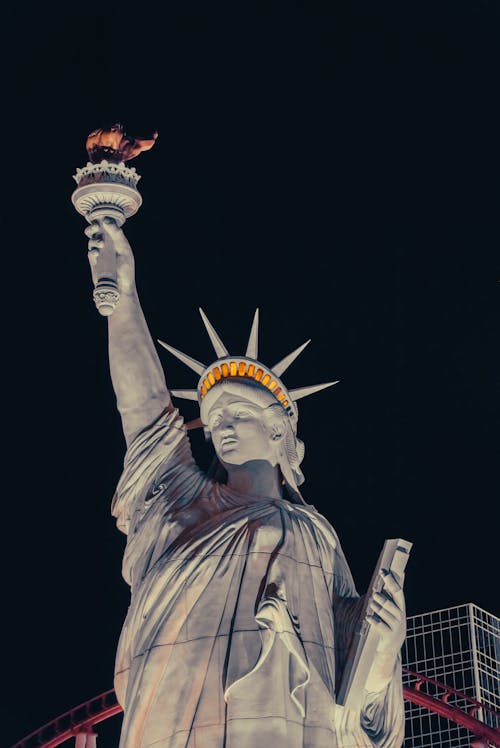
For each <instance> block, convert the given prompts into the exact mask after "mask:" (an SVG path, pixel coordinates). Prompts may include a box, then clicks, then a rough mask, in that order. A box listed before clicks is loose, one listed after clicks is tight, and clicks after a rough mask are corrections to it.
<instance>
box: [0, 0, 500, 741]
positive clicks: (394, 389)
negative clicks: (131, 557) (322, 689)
mask: <svg viewBox="0 0 500 748" xmlns="http://www.w3.org/2000/svg"><path fill="white" fill-rule="evenodd" d="M3 25H4V31H3V36H4V48H3V52H2V54H3V56H4V61H3V65H2V68H3V72H4V76H3V77H4V82H3V84H2V87H3V95H2V99H3V105H4V106H3V107H2V108H3V117H2V122H3V125H4V135H3V138H2V143H3V148H2V180H3V186H4V188H5V192H4V195H5V196H4V198H3V199H2V206H3V208H4V211H3V217H2V235H3V239H4V241H3V248H2V255H1V257H2V271H3V284H2V300H3V301H4V310H3V325H2V337H3V341H2V343H3V345H2V348H3V356H4V358H3V360H4V364H3V369H4V374H5V380H4V381H5V384H4V388H3V427H4V444H5V447H4V450H3V454H4V457H5V458H6V459H5V461H4V468H3V477H4V484H3V506H4V511H3V532H2V537H3V542H2V551H3V564H2V566H3V595H2V602H3V623H4V628H3V648H2V649H3V658H2V659H3V668H2V669H3V675H2V682H3V687H4V689H5V693H4V695H3V696H2V698H1V700H0V723H1V728H0V730H1V735H2V737H1V738H0V742H1V743H2V745H5V746H10V745H12V744H13V743H15V742H16V740H19V739H21V738H22V737H23V736H24V735H25V734H27V733H29V732H31V731H32V730H34V729H36V728H37V727H39V726H41V725H42V724H43V723H44V722H48V721H49V720H50V719H52V718H53V717H55V716H57V715H58V714H60V713H61V712H64V711H66V710H67V709H69V708H71V707H73V706H76V705H77V704H79V703H80V702H82V701H85V700H86V699H89V698H91V697H92V696H95V695H97V694H98V693H100V692H101V691H105V690H107V689H109V688H111V686H112V678H113V661H114V652H115V647H116V643H117V640H118V636H119V632H120V628H121V623H122V620H123V618H124V616H125V612H126V608H127V605H128V588H127V586H126V584H125V582H124V581H123V580H122V578H121V556H122V551H123V548H124V536H123V535H121V533H119V532H118V530H117V529H116V527H115V524H114V520H113V518H112V517H111V515H110V501H111V498H112V495H113V491H114V488H115V486H116V483H117V481H118V478H119V476H120V470H121V466H122V462H123V457H124V440H123V436H122V433H121V424H120V420H119V417H118V414H117V411H116V409H115V400H114V394H113V391H112V387H111V382H110V378H109V372H108V363H107V335H106V325H107V323H106V321H105V320H104V318H102V317H100V316H99V315H98V313H97V311H96V309H95V307H94V304H93V301H92V297H91V291H92V286H91V279H90V273H89V269H88V264H87V259H86V241H87V240H86V238H85V236H84V235H83V229H84V227H85V225H86V224H85V221H84V219H83V217H82V216H80V215H78V214H77V213H76V212H75V210H74V208H73V206H72V204H71V201H70V197H71V193H72V191H73V189H74V187H75V184H74V181H73V179H72V175H73V174H74V173H75V170H76V168H77V167H81V166H83V165H84V164H85V163H86V161H87V154H86V152H85V148H84V143H85V139H86V136H87V134H88V133H89V132H90V131H91V130H93V129H94V128H96V127H99V126H101V125H103V124H106V123H112V122H115V121H120V122H123V123H124V124H125V127H126V129H127V130H128V131H129V132H130V133H132V134H134V135H148V134H149V133H150V132H151V131H152V130H154V129H157V130H158V131H159V138H158V141H157V143H156V145H155V146H154V148H153V150H151V151H150V152H148V153H145V154H142V155H140V156H139V157H138V158H137V159H136V160H135V161H134V162H132V164H131V165H133V166H135V167H136V168H137V170H138V171H139V173H140V174H141V175H142V180H141V182H140V183H139V189H140V191H141V194H142V196H143V200H144V203H143V206H142V208H141V210H140V212H139V213H138V214H137V215H136V216H135V217H133V218H131V219H130V221H129V222H128V223H127V224H126V233H127V236H128V238H129V240H130V242H131V244H132V247H133V249H134V251H135V255H136V265H137V283H138V288H139V293H140V296H141V300H142V304H143V308H144V311H145V314H146V318H147V320H148V322H149V325H150V329H151V332H152V335H153V337H154V338H155V339H156V338H161V339H163V340H166V341H168V342H169V343H170V344H171V345H173V346H175V347H176V348H180V349H181V350H184V351H186V352H187V353H189V354H190V355H192V356H194V357H195V358H198V359H200V360H201V361H204V362H207V363H208V362H209V361H210V360H213V357H214V354H213V350H212V348H211V345H210V342H209V340H208V337H207V335H206V333H205V331H204V328H203V325H202V322H201V319H200V317H199V314H198V311H197V310H198V307H199V306H202V307H203V308H204V310H205V311H206V313H207V314H208V316H209V318H210V319H211V321H212V322H213V324H214V326H215V327H216V329H217V330H218V332H219V333H220V335H221V337H222V338H223V340H224V341H225V343H226V345H227V346H228V348H229V350H230V351H231V352H233V353H243V352H244V348H245V345H246V340H247V336H248V332H249V329H250V324H251V320H252V315H253V312H254V309H255V307H257V306H258V307H259V308H260V312H261V336H260V341H261V344H260V357H261V359H262V360H263V361H264V362H266V363H268V364H269V365H272V364H274V363H276V362H277V361H278V360H280V359H281V358H282V357H283V356H284V355H286V354H287V353H289V352H290V351H291V350H293V349H294V348H296V347H297V346H298V345H300V344H301V343H303V342H304V341H305V340H306V339H307V338H309V337H311V338H312V342H311V344H310V346H309V347H308V348H307V349H306V351H305V352H304V353H303V355H302V356H301V358H300V359H299V360H297V361H296V363H294V364H293V366H292V367H290V369H289V370H288V372H287V375H286V378H285V381H286V383H287V384H288V386H290V387H298V386H302V385H306V384H314V383H317V382H323V381H329V380H332V379H339V380H340V383H339V384H338V385H337V386H336V387H334V388H332V389H329V390H326V391H325V392H323V393H320V394H318V395H315V396H314V397H311V398H308V399H307V400H303V401H302V402H301V403H300V406H301V407H300V420H299V435H300V436H301V437H302V439H303V440H304V441H305V444H306V457H305V460H304V463H303V469H304V473H305V476H306V483H305V484H304V486H303V493H304V496H305V498H306V500H307V501H309V502H310V503H312V504H314V505H315V506H316V507H317V508H318V509H319V510H320V511H321V512H322V513H323V514H324V515H326V517H327V518H328V519H329V520H330V521H331V522H332V524H333V525H334V527H335V528H336V530H337V532H338V533H339V535H340V539H341V542H342V544H343V547H344V550H345V552H346V555H347V558H348V560H349V562H350V565H351V568H352V571H353V574H354V577H355V579H356V582H357V585H358V588H359V590H360V592H363V591H364V589H365V587H366V585H367V583H368V581H369V577H370V574H371V570H372V568H373V566H374V564H375V562H376V559H377V556H378V553H379V550H380V548H381V546H382V543H383V541H384V539H385V538H387V537H403V538H406V539H408V540H411V541H413V543H414V549H413V552H412V556H411V558H410V562H409V565H408V569H407V587H406V589H407V606H408V612H409V613H410V614H414V613H418V612H425V611H430V610H434V609H438V608H444V607H448V606H452V605H457V604H461V603H466V602H475V603H477V604H478V605H479V606H481V607H483V608H484V609H486V610H488V611H490V612H492V613H494V614H496V615H499V614H500V600H499V596H498V571H499V564H498V545H499V542H498V528H499V519H500V515H499V510H498V431H497V428H496V426H497V424H498V389H496V388H495V380H498V370H499V363H500V355H499V347H498V341H499V338H498V332H499V329H498V328H499V326H498V306H497V299H496V297H497V294H498V287H499V286H498V279H499V277H500V276H499V267H498V265H499V263H498V258H499V246H500V199H499V196H500V176H499V174H500V169H499V167H500V157H499V156H500V152H499V132H500V118H499V106H498V99H499V76H500V15H499V10H498V4H497V3H494V2H487V1H486V0H475V1H474V2H473V1H470V2H453V3H452V2H450V3H439V2H433V3H428V4H426V3H423V4H421V3H418V4H415V3H396V2H389V3H382V4H380V3H374V2H354V3H337V2H330V3H328V4H326V3H325V4H324V5H321V4H316V3H303V4H297V5H294V4H293V3H292V4H289V3H283V4H278V3H233V4H232V6H231V5H230V4H228V7H227V8H226V7H225V6H224V5H222V4H213V3H206V4H204V5H200V7H199V8H198V7H197V6H196V5H195V4H191V3H184V4H183V3H179V4H168V3H167V4H166V6H165V9H164V11H163V12H162V14H159V12H158V13H157V12H156V11H155V10H154V9H151V8H144V9H143V8H137V7H136V8H135V10H134V11H133V12H132V11H131V12H130V14H129V13H128V11H127V10H126V9H125V8H124V7H123V6H122V5H120V6H119V7H118V6H112V7H102V8H99V7H90V6H89V8H86V7H84V6H81V5H77V4H74V3H71V4H68V6H67V7H66V8H61V9H59V10H58V11H57V12H55V11H51V10H50V8H47V7H43V6H36V7H29V6H28V7H27V6H26V5H23V6H21V5H20V4H18V5H16V6H14V8H13V9H12V8H11V9H10V10H9V11H8V12H7V15H6V17H4V19H3ZM159 355H160V357H161V360H162V362H163V364H164V367H165V371H166V375H167V382H168V384H169V385H170V386H171V387H173V388H176V387H177V388H183V387H193V386H194V385H195V375H194V374H193V373H192V372H190V371H189V369H187V368H185V367H184V366H182V365H181V364H180V363H178V362H177V361H176V360H174V359H173V358H172V357H171V356H170V354H168V353H167V352H166V351H164V350H163V349H159ZM180 405H181V409H182V411H183V412H184V414H185V415H186V417H187V418H188V419H190V418H194V417H195V416H196V410H195V408H194V405H193V404H191V403H187V404H185V403H184V402H183V401H181V402H180ZM192 441H193V449H194V451H195V454H196V455H197V457H198V459H199V462H200V463H201V464H202V465H203V466H208V464H209V461H210V453H209V450H208V447H207V445H205V443H204V440H203V436H202V434H200V433H195V434H193V436H192ZM113 723H114V726H113V725H112V724H111V722H109V723H103V725H102V726H101V729H100V730H98V732H100V733H101V735H102V737H101V738H100V740H99V742H98V745H100V748H113V747H114V746H116V745H117V743H116V733H117V730H118V727H119V718H117V717H115V718H114V720H113Z"/></svg>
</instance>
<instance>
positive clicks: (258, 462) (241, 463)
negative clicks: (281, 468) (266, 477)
mask: <svg viewBox="0 0 500 748" xmlns="http://www.w3.org/2000/svg"><path fill="white" fill-rule="evenodd" d="M217 456H218V458H219V461H220V463H221V464H222V466H223V467H225V468H226V470H227V469H228V468H229V469H230V468H231V467H233V468H234V467H240V468H245V470H248V471H251V472H258V471H261V470H269V468H275V467H276V465H277V464H278V463H277V461H276V460H271V459H265V458H257V457H248V456H245V455H241V454H238V453H237V452H229V453H226V454H219V455H217Z"/></svg>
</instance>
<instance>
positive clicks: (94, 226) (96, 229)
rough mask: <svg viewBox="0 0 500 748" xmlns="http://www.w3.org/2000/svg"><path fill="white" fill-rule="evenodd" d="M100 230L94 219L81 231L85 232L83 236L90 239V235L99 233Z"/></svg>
mask: <svg viewBox="0 0 500 748" xmlns="http://www.w3.org/2000/svg"><path fill="white" fill-rule="evenodd" d="M100 231H101V229H100V226H99V224H98V223H97V222H96V221H94V222H92V223H91V224H90V226H87V227H86V228H85V229H84V230H83V233H84V234H85V236H88V237H89V239H92V237H94V236H96V234H99V233H100Z"/></svg>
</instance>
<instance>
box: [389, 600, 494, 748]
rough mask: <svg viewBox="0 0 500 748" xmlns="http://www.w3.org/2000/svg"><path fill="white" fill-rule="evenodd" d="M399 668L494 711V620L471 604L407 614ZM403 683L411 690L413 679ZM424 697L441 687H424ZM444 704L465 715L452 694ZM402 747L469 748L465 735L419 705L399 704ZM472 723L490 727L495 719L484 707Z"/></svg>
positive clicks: (467, 734)
mask: <svg viewBox="0 0 500 748" xmlns="http://www.w3.org/2000/svg"><path fill="white" fill-rule="evenodd" d="M403 665H404V667H405V668H407V669H408V670H411V671H414V672H417V673H419V674H421V675H425V676H427V677H429V678H432V679H434V680H436V681H440V682H441V683H445V684H446V685H447V686H451V688H453V689H456V690H457V691H460V692H461V693H463V694H465V695H466V696H469V697H471V698H473V699H475V700H476V701H479V702H481V703H482V704H485V705H486V706H489V707H491V708H492V709H495V710H496V711H497V712H499V713H500V619H499V618H497V617H496V616H494V615H492V614H491V613H487V612H486V611H485V610H482V609H481V608H479V607H478V606H477V605H474V604H473V603H468V604H466V605H459V606H457V607H454V608H446V609H443V610H435V611H432V612H430V613H423V614H421V615H415V616H410V617H409V618H408V630H407V637H406V642H405V645H404V648H403ZM404 684H405V685H409V686H413V687H414V686H415V678H412V677H411V676H409V675H408V674H405V675H404ZM425 690H426V692H427V693H429V694H430V695H433V696H436V697H440V696H442V695H443V689H440V688H439V687H437V686H433V685H432V684H429V683H426V685H425ZM448 703H449V704H450V705H452V706H456V707H458V708H460V709H464V710H467V711H470V707H471V704H470V703H468V702H467V701H466V700H465V699H463V698H462V699H461V698H460V697H459V696H457V695H456V694H451V695H450V697H449V700H448ZM405 710H406V732H405V742H404V747H405V748H427V746H433V748H437V747H438V746H443V747H445V748H470V745H471V740H472V736H471V733H470V732H469V731H468V730H466V729H465V728H463V727H460V726H459V725H456V724H455V723H453V722H450V721H449V720H447V719H445V718H443V717H440V716H439V715H437V714H435V713H433V712H430V711H429V710H428V709H425V708H424V707H421V706H418V705H417V704H413V703H412V702H410V701H405ZM475 716H476V719H479V720H480V721H482V722H485V723H486V724H488V725H489V726H490V727H493V728H495V729H499V728H500V720H499V719H498V717H496V716H495V715H493V714H491V713H490V712H488V711H487V710H485V709H480V710H479V711H478V712H477V714H476V715H475Z"/></svg>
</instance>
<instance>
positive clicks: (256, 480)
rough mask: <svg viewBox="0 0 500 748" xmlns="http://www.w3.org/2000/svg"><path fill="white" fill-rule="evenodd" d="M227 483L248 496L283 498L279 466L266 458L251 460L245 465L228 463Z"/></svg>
mask: <svg viewBox="0 0 500 748" xmlns="http://www.w3.org/2000/svg"><path fill="white" fill-rule="evenodd" d="M224 467H225V468H226V470H227V485H228V486H229V488H232V489H233V490H234V491H237V492H238V493H240V494H243V495H246V496H249V497H250V496H262V497H266V498H269V499H280V498H282V493H281V481H280V472H279V468H278V467H277V466H276V465H275V466H273V465H271V464H270V463H269V462H267V461H266V460H250V461H249V462H245V464H244V465H228V464H227V463H224Z"/></svg>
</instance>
